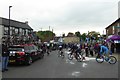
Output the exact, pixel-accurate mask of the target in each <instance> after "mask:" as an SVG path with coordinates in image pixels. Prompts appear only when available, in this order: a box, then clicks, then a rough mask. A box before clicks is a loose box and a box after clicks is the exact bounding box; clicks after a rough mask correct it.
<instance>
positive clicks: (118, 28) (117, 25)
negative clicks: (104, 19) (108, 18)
mask: <svg viewBox="0 0 120 80" xmlns="http://www.w3.org/2000/svg"><path fill="white" fill-rule="evenodd" d="M110 35H120V18H118V19H117V20H116V21H114V22H113V23H112V24H110V25H109V26H108V27H106V36H110Z"/></svg>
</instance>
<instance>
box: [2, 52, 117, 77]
mask: <svg viewBox="0 0 120 80" xmlns="http://www.w3.org/2000/svg"><path fill="white" fill-rule="evenodd" d="M64 52H65V58H64V59H62V58H61V57H58V55H57V51H52V52H51V54H50V55H49V56H47V55H46V54H45V57H44V59H40V60H37V61H35V62H34V63H33V64H32V65H30V66H23V65H22V66H9V71H6V72H4V73H3V74H2V77H3V78H118V62H117V63H116V64H114V65H111V64H109V63H107V62H104V63H102V64H100V63H97V62H96V61H95V58H93V57H89V58H86V61H83V62H77V61H76V60H75V59H73V60H71V61H70V60H68V58H67V57H68V56H67V53H66V50H65V51H64Z"/></svg>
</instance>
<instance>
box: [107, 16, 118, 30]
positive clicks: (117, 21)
mask: <svg viewBox="0 0 120 80" xmlns="http://www.w3.org/2000/svg"><path fill="white" fill-rule="evenodd" d="M117 22H120V18H118V19H117V20H116V21H114V22H113V23H112V24H110V25H109V26H108V27H106V28H105V29H107V28H109V27H110V26H112V25H113V24H115V23H117Z"/></svg>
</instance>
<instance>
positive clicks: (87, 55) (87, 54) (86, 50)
mask: <svg viewBox="0 0 120 80" xmlns="http://www.w3.org/2000/svg"><path fill="white" fill-rule="evenodd" d="M85 52H86V57H89V53H88V43H85Z"/></svg>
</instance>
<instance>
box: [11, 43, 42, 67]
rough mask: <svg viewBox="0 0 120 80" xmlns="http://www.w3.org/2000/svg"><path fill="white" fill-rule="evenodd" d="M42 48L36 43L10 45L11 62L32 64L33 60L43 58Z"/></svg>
mask: <svg viewBox="0 0 120 80" xmlns="http://www.w3.org/2000/svg"><path fill="white" fill-rule="evenodd" d="M43 57H44V54H43V52H42V50H41V49H40V50H39V49H38V47H37V46H35V45H34V44H25V45H13V46H10V47H9V64H14V63H18V64H26V65H30V64H31V63H32V62H33V61H35V60H37V59H39V58H43Z"/></svg>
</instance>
